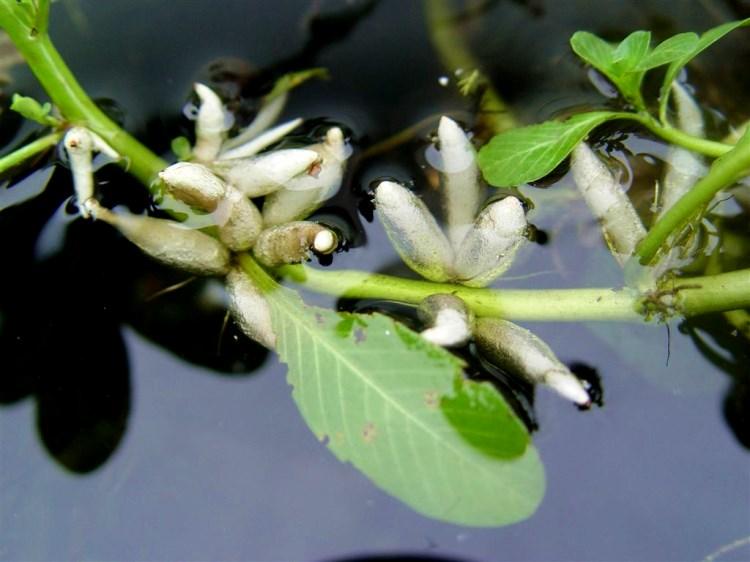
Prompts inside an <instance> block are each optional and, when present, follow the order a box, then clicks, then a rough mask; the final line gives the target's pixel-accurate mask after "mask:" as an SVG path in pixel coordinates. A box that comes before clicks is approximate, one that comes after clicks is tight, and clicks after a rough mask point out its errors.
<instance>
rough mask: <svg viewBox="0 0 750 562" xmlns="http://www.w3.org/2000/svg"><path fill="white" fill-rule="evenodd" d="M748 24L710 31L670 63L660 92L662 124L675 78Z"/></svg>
mask: <svg viewBox="0 0 750 562" xmlns="http://www.w3.org/2000/svg"><path fill="white" fill-rule="evenodd" d="M748 24H750V18H747V19H744V20H739V21H731V22H728V23H725V24H722V25H719V26H717V27H714V28H712V29H709V30H708V31H706V32H705V33H703V34H702V35H701V36H700V38H699V39H698V40H697V41H696V42H695V43H694V44H693V45H692V48H691V49H689V50H686V51H685V52H683V53H682V55H681V56H680V57H679V58H677V59H676V60H673V61H672V62H671V63H670V65H669V67H667V72H666V74H665V75H664V81H663V82H662V85H661V89H660V91H659V118H660V119H661V120H662V122H666V114H667V103H668V102H669V93H670V90H671V87H672V82H673V81H674V79H675V78H677V75H678V74H679V73H680V71H681V70H682V69H683V67H684V66H685V65H686V64H687V63H689V62H690V61H691V60H693V59H694V58H695V57H697V56H698V55H699V54H700V53H702V52H703V51H704V50H705V49H707V48H708V47H710V46H711V45H713V44H714V43H716V42H717V41H718V40H719V39H721V38H722V37H724V36H725V35H726V34H727V33H729V32H731V31H734V30H735V29H737V28H738V27H742V26H745V25H748Z"/></svg>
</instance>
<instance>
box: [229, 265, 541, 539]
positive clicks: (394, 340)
mask: <svg viewBox="0 0 750 562" xmlns="http://www.w3.org/2000/svg"><path fill="white" fill-rule="evenodd" d="M242 263H243V267H245V270H246V271H249V272H250V274H251V276H252V278H253V279H254V280H255V282H256V283H257V284H258V285H259V286H260V287H261V288H262V290H263V291H264V293H265V294H266V296H267V298H268V301H269V302H270V305H271V310H272V312H271V316H272V322H273V327H274V331H275V333H276V336H277V340H278V346H277V347H278V353H279V357H280V358H281V360H282V361H284V362H285V363H287V364H288V365H289V374H288V381H289V383H290V384H291V385H292V386H293V387H294V390H293V396H294V400H295V401H296V403H297V405H298V407H299V409H300V411H301V413H302V416H303V417H304V419H305V421H306V422H307V424H308V425H309V426H310V428H311V429H312V431H313V432H314V433H315V435H316V436H317V437H318V439H320V440H321V441H323V442H325V443H327V445H328V448H329V449H330V450H331V451H332V452H333V453H334V454H335V455H336V457H337V458H339V459H340V460H341V461H348V462H351V463H352V464H353V465H354V466H355V467H357V468H358V469H359V470H360V471H362V472H363V473H364V474H365V475H366V476H367V477H368V478H370V479H371V480H372V481H373V482H374V483H375V484H376V485H378V486H379V487H381V488H382V489H383V490H385V491H386V492H388V493H390V494H392V495H394V496H395V497H397V498H398V499H400V500H401V501H403V502H404V503H406V504H408V505H409V506H410V507H412V508H413V509H415V510H416V511H418V512H420V513H422V514H424V515H427V516H429V517H433V518H436V519H440V520H443V521H448V522H451V523H455V524H460V525H473V526H500V525H505V524H509V523H513V522H516V521H519V520H522V519H525V518H527V517H529V516H530V515H531V514H532V513H533V512H534V511H535V510H536V508H537V506H538V505H539V503H540V501H541V499H542V496H543V493H544V470H543V467H542V465H541V462H540V461H539V457H538V455H537V452H536V450H535V448H534V447H533V445H531V444H530V443H529V436H528V433H527V431H526V429H525V427H524V426H523V424H522V423H521V422H520V421H519V420H518V418H517V417H516V416H515V415H514V414H513V412H512V410H511V409H510V407H509V406H508V405H507V403H506V402H505V401H504V400H503V398H502V396H501V395H500V394H499V393H498V392H497V391H496V390H495V389H494V387H492V386H490V385H489V384H488V383H481V384H480V383H475V382H471V381H468V380H465V379H464V378H463V375H462V372H461V362H460V361H459V360H458V359H457V358H456V357H455V356H453V355H452V354H450V353H448V352H447V351H445V350H444V349H442V348H439V347H436V346H434V345H432V344H429V343H427V342H426V341H425V340H423V339H422V338H421V337H420V336H419V335H418V334H416V333H414V332H412V331H411V330H409V329H407V328H405V327H404V326H403V325H401V324H398V323H397V322H395V321H394V320H393V319H391V318H388V317H386V316H383V315H380V314H373V315H361V314H358V315H352V314H342V313H336V312H333V311H330V310H325V309H322V308H316V307H311V306H306V305H305V304H304V303H303V302H302V301H301V299H300V298H299V297H298V296H297V294H296V293H294V292H292V291H290V290H288V289H284V288H280V287H279V286H278V285H276V284H275V282H274V281H272V280H271V279H270V278H269V277H268V276H267V274H265V273H264V272H263V271H262V270H260V268H259V267H258V266H257V265H256V264H254V262H252V260H250V259H243V262H242Z"/></svg>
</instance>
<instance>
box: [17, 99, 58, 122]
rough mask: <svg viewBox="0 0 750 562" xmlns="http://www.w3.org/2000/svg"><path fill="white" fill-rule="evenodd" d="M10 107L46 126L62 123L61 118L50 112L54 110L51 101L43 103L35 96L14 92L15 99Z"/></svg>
mask: <svg viewBox="0 0 750 562" xmlns="http://www.w3.org/2000/svg"><path fill="white" fill-rule="evenodd" d="M10 108H11V109H12V110H13V111H15V112H17V113H20V114H21V115H23V116H24V117H25V118H26V119H29V120H31V121H36V122H37V123H39V124H41V125H44V126H45V127H56V126H57V125H59V124H60V121H59V120H57V119H55V118H54V117H52V116H51V115H50V114H49V113H50V111H52V105H51V104H50V103H49V102H46V103H45V104H44V105H42V104H40V103H39V102H38V101H36V100H35V99H34V98H30V97H27V96H22V95H20V94H13V101H12V103H11V104H10Z"/></svg>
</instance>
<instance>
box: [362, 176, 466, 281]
mask: <svg viewBox="0 0 750 562" xmlns="http://www.w3.org/2000/svg"><path fill="white" fill-rule="evenodd" d="M375 208H376V209H377V211H378V213H377V216H378V218H379V219H380V222H381V223H382V224H383V228H384V229H385V232H386V234H387V235H388V238H389V239H390V241H391V244H393V247H394V248H395V250H396V251H397V252H398V254H399V255H400V256H401V259H402V260H403V261H404V263H406V265H408V266H409V267H410V268H411V269H413V270H414V271H416V272H417V273H419V274H420V275H422V276H423V277H425V278H427V279H429V280H430V281H438V282H440V281H448V280H450V279H451V278H452V266H453V249H452V248H451V245H450V243H449V242H448V239H447V238H446V236H445V234H443V231H442V230H441V229H440V226H439V225H438V224H437V222H436V221H435V218H434V217H433V216H432V213H430V211H429V209H427V207H426V206H425V204H424V203H423V202H422V201H421V200H420V199H419V198H418V197H417V196H416V195H414V194H413V193H412V192H411V191H410V190H409V189H407V188H405V187H403V186H402V185H399V184H397V183H395V182H391V181H383V182H380V184H378V186H377V188H375Z"/></svg>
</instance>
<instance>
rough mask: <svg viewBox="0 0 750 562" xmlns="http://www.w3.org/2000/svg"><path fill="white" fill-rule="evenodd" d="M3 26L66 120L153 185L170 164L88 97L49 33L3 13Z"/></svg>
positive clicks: (134, 173)
mask: <svg viewBox="0 0 750 562" xmlns="http://www.w3.org/2000/svg"><path fill="white" fill-rule="evenodd" d="M0 15H2V16H3V17H2V18H1V19H0V25H2V26H3V27H4V28H5V30H6V32H7V33H8V35H9V36H10V38H11V40H12V41H13V43H14V44H15V45H16V48H18V50H19V52H20V53H21V55H23V58H24V59H25V60H26V62H27V63H28V65H29V67H30V68H31V71H32V72H33V73H34V75H35V76H36V77H37V79H38V80H39V82H40V83H41V85H42V87H43V88H44V89H45V91H46V92H47V94H48V95H49V96H50V98H51V100H52V102H53V103H54V104H55V105H56V106H57V108H58V109H59V110H60V112H61V113H62V114H63V115H64V116H65V118H66V120H68V121H69V122H71V123H74V124H76V125H82V126H84V127H87V128H89V129H91V130H92V131H94V132H95V133H96V134H98V135H99V136H100V137H102V138H103V139H104V140H105V141H106V142H107V143H108V144H109V145H110V146H111V147H112V148H114V149H115V150H116V151H117V152H119V153H120V154H121V155H122V157H123V161H122V164H123V166H124V167H125V168H126V169H127V171H128V172H130V173H131V174H133V175H134V176H136V177H137V178H138V179H139V180H140V181H141V182H142V183H143V184H144V185H146V186H149V187H150V186H151V183H152V182H153V180H154V178H155V177H156V174H157V173H158V172H159V171H160V170H162V169H164V168H165V167H166V166H167V163H166V162H164V161H163V160H162V159H161V158H159V157H158V156H157V155H156V154H154V153H153V152H151V151H150V150H149V149H148V148H146V147H145V146H144V145H143V144H141V143H140V142H138V141H137V140H136V139H135V138H133V137H132V136H130V135H129V134H128V133H127V132H125V131H124V130H123V129H122V128H120V127H119V126H118V125H117V124H116V123H115V122H114V121H112V120H111V119H110V118H109V117H107V116H106V115H105V114H104V112H102V111H101V110H100V109H99V108H98V107H97V105H96V104H95V103H94V102H93V101H92V100H91V98H90V97H89V96H88V95H87V94H86V92H85V91H84V90H83V88H82V87H81V86H80V84H79V83H78V81H77V80H76V79H75V77H74V76H73V74H72V73H71V72H70V69H69V68H68V66H67V65H66V64H65V61H63V59H62V57H61V56H60V54H59V53H58V52H57V49H55V47H54V45H53V44H52V41H51V40H50V38H49V36H48V35H47V34H46V33H42V32H40V31H39V30H34V32H29V30H28V28H26V27H24V25H23V23H22V22H20V21H18V20H17V19H14V18H13V17H5V14H0Z"/></svg>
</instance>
